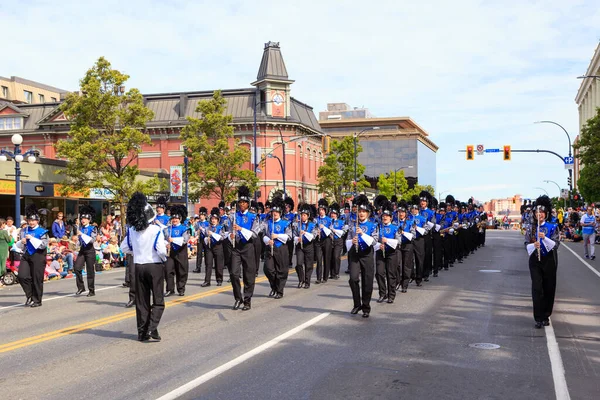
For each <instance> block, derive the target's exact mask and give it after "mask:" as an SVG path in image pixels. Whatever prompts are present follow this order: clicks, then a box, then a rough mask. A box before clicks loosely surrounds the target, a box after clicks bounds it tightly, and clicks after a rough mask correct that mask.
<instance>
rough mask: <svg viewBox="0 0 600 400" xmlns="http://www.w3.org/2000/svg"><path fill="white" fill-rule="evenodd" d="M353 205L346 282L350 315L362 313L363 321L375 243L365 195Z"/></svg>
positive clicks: (368, 307)
mask: <svg viewBox="0 0 600 400" xmlns="http://www.w3.org/2000/svg"><path fill="white" fill-rule="evenodd" d="M353 205H356V207H357V216H358V219H357V221H356V223H355V225H354V226H353V227H352V228H351V229H350V230H349V231H348V240H346V247H347V248H348V264H349V269H350V280H349V283H350V289H351V290H352V298H353V300H354V308H352V311H350V314H353V315H356V314H358V312H359V311H361V310H362V312H363V318H368V317H369V314H370V312H371V304H370V303H371V296H372V294H373V275H374V262H373V246H374V245H375V243H376V242H377V240H378V233H377V224H374V223H372V222H370V221H369V214H370V204H369V199H367V196H365V195H364V194H361V195H358V196H356V198H355V199H354V201H353ZM361 281H362V282H361ZM360 283H362V288H361V285H360ZM361 289H362V290H361Z"/></svg>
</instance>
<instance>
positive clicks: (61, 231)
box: [52, 211, 67, 240]
mask: <svg viewBox="0 0 600 400" xmlns="http://www.w3.org/2000/svg"><path fill="white" fill-rule="evenodd" d="M66 230H67V228H66V226H65V221H64V214H63V213H62V212H60V211H59V212H58V215H57V216H56V219H55V220H54V222H53V223H52V236H53V237H54V238H56V240H60V239H61V238H62V237H63V236H65V232H66Z"/></svg>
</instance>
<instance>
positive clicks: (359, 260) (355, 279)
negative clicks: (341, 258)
mask: <svg viewBox="0 0 600 400" xmlns="http://www.w3.org/2000/svg"><path fill="white" fill-rule="evenodd" d="M348 260H349V265H348V268H349V269H350V281H349V283H350V289H351V290H352V299H353V300H354V307H362V310H363V312H367V313H368V312H370V311H371V296H372V295H373V275H374V274H375V265H374V264H375V263H374V260H373V248H372V247H371V246H369V247H368V248H367V249H366V250H364V251H358V252H357V251H356V246H352V248H351V249H350V251H349V252H348ZM361 281H362V282H361ZM361 283H362V287H361Z"/></svg>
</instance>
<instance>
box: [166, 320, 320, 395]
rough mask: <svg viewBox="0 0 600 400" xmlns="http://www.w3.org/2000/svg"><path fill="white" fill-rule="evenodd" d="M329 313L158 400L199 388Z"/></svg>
mask: <svg viewBox="0 0 600 400" xmlns="http://www.w3.org/2000/svg"><path fill="white" fill-rule="evenodd" d="M328 315H329V313H323V314H320V315H318V316H316V317H315V318H313V319H311V320H310V321H307V322H305V323H303V324H302V325H298V326H297V327H295V328H294V329H292V330H289V331H287V332H286V333H284V334H282V335H279V336H277V337H276V338H275V339H272V340H269V341H268V342H266V343H264V344H262V345H260V346H258V347H256V348H254V349H252V350H250V351H249V352H247V353H244V354H242V355H241V356H239V357H237V358H234V359H233V360H231V361H229V362H227V363H225V364H223V365H221V366H220V367H217V368H215V369H213V370H212V371H209V372H207V373H205V374H204V375H201V376H199V377H198V378H196V379H194V380H192V381H190V382H188V383H186V384H185V385H183V386H180V387H178V388H177V389H175V390H173V391H172V392H169V393H167V394H165V395H164V396H161V397H159V398H158V399H157V400H172V399H176V398H178V397H179V396H182V395H184V394H186V393H188V392H189V391H191V390H193V389H195V388H197V387H198V386H200V385H202V384H203V383H206V382H208V381H209V380H211V379H213V378H215V377H217V376H219V375H221V374H222V373H223V372H226V371H228V370H230V369H232V368H233V367H235V366H237V365H240V364H241V363H243V362H245V361H247V360H249V359H250V358H252V357H254V356H256V355H258V354H260V353H262V352H263V351H265V350H267V349H269V348H271V347H273V346H275V345H276V344H278V343H279V342H281V341H283V340H285V339H287V338H289V337H290V336H293V335H295V334H296V333H298V332H301V331H302V330H304V329H306V328H308V327H309V326H311V325H314V324H316V323H317V322H319V321H321V320H322V319H323V318H325V317H327V316H328Z"/></svg>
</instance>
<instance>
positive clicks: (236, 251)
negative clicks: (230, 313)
mask: <svg viewBox="0 0 600 400" xmlns="http://www.w3.org/2000/svg"><path fill="white" fill-rule="evenodd" d="M256 268H257V267H256V264H255V258H254V240H250V241H249V242H246V243H242V242H241V241H240V242H236V244H235V247H232V249H231V268H230V269H229V276H230V277H231V286H232V288H233V297H234V298H235V300H236V301H242V300H243V301H244V304H248V305H249V304H250V303H251V301H252V295H253V294H254V282H255V281H256ZM242 269H243V272H244V277H243V279H244V296H243V297H242V285H241V284H240V275H241V274H242Z"/></svg>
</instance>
